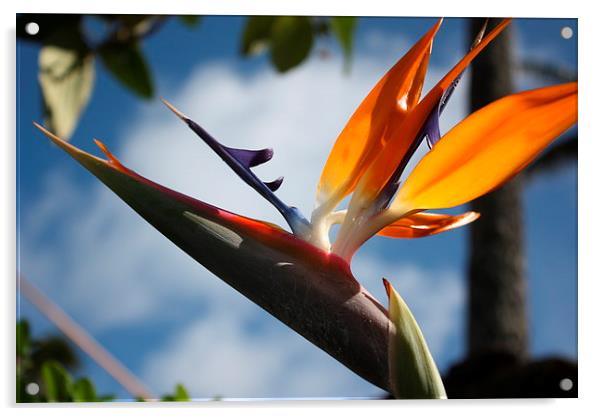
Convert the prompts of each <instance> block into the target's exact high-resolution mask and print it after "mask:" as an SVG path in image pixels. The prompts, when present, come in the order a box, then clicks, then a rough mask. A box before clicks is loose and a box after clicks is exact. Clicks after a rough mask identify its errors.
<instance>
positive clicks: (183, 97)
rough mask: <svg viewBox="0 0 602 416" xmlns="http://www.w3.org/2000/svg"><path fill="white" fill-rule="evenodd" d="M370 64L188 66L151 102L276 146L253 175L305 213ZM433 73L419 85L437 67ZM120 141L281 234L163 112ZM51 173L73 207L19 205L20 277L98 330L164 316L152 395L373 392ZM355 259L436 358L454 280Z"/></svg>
mask: <svg viewBox="0 0 602 416" xmlns="http://www.w3.org/2000/svg"><path fill="white" fill-rule="evenodd" d="M394 52H395V53H397V52H398V51H397V49H395V50H394ZM381 55H382V56H381V57H380V58H379V59H377V57H376V56H375V55H370V56H367V57H362V56H356V59H355V61H354V67H353V72H352V75H351V76H350V77H344V76H342V74H341V68H340V65H339V64H338V63H334V62H324V61H317V60H313V61H311V62H310V63H308V64H306V65H304V66H302V67H301V68H300V69H297V70H295V71H293V72H292V73H291V74H289V75H286V76H279V75H276V74H274V73H273V72H272V70H271V69H266V70H261V71H259V72H257V73H256V74H254V75H248V74H240V73H237V72H235V71H233V70H232V69H230V68H228V67H226V66H224V65H221V64H220V63H213V64H211V65H205V66H201V67H199V68H198V69H197V71H196V72H194V73H193V75H192V76H191V77H190V79H188V80H186V81H185V82H183V84H182V88H181V89H180V91H176V92H172V91H169V92H168V91H163V92H161V93H162V95H163V96H164V97H165V98H167V99H169V100H170V101H171V102H172V103H174V104H175V105H176V106H177V107H178V108H179V109H180V110H182V111H183V112H185V113H187V114H188V115H189V116H190V117H192V118H193V119H195V120H196V121H197V122H199V124H201V125H202V126H204V127H205V128H206V129H207V130H208V131H209V132H211V133H212V134H213V135H215V136H216V137H217V138H219V139H220V140H222V141H223V142H224V143H225V144H227V145H229V146H237V147H248V148H261V147H274V149H275V156H274V159H273V160H272V161H270V162H269V163H268V164H267V165H266V166H262V167H259V168H258V169H257V172H258V174H259V176H260V177H262V178H265V179H266V180H271V179H274V178H276V177H277V176H280V175H284V176H285V182H284V184H283V186H282V188H281V190H279V191H278V195H279V196H280V197H281V198H282V199H283V200H284V201H286V202H288V203H290V204H293V205H296V206H298V207H299V208H300V209H301V210H302V211H303V212H305V213H306V214H307V215H309V212H310V210H311V208H312V205H313V195H314V190H315V186H316V183H317V180H318V177H319V174H320V172H321V168H322V165H323V163H324V161H325V160H326V157H327V155H328V151H329V149H330V147H331V145H332V143H333V141H334V139H335V138H336V136H337V134H338V133H339V131H340V129H341V128H342V126H343V125H344V123H345V121H346V119H347V118H348V116H349V115H350V114H351V113H352V111H353V110H354V108H355V107H356V106H357V104H358V103H359V102H360V101H361V99H362V98H363V96H364V95H365V94H366V93H367V92H368V91H369V89H370V88H371V86H372V85H373V84H374V83H375V82H376V81H377V80H378V78H379V77H380V76H381V75H382V73H383V72H384V69H385V68H383V65H382V62H383V61H387V62H392V61H393V59H392V58H391V55H389V53H388V52H387V53H385V54H381ZM432 74H433V75H434V77H433V76H431V77H430V81H429V82H427V86H428V85H432V84H433V78H436V79H438V76H440V75H441V71H438V70H436V69H435V70H434V71H432ZM458 95H460V97H456V98H455V100H457V101H456V103H460V102H463V99H462V96H463V95H464V93H463V91H462V90H460V92H459V93H458ZM454 108H456V109H457V110H453V109H454ZM448 111H456V113H452V114H451V117H449V118H450V119H451V120H458V119H459V118H460V116H461V113H462V107H461V106H459V105H452V106H450V109H449V110H448ZM119 143H122V146H120V147H117V148H113V149H111V150H112V151H113V153H114V154H115V155H116V156H117V157H119V158H120V159H121V160H122V161H123V162H124V163H125V164H126V165H128V166H130V167H131V168H133V169H134V170H137V171H138V172H139V173H141V174H142V175H144V176H147V177H149V178H150V179H152V180H154V181H157V182H159V183H162V184H165V185H166V186H169V187H173V188H175V189H176V190H178V191H181V192H184V193H187V194H190V195H192V196H194V197H197V198H199V199H202V200H204V201H207V202H209V203H212V204H214V205H217V206H220V207H223V208H225V209H229V210H232V211H235V212H238V213H241V214H244V215H248V216H252V217H257V218H261V219H264V220H268V221H272V222H276V223H279V224H281V225H285V224H284V223H283V221H282V220H281V218H280V217H279V216H278V214H277V213H276V211H275V210H274V209H273V208H272V207H271V206H270V205H269V204H268V203H267V202H265V201H263V200H262V199H261V198H260V197H259V196H258V195H257V194H255V193H254V191H252V190H251V189H249V188H248V187H246V185H244V184H243V183H242V182H241V181H240V180H239V179H238V178H237V177H235V175H234V174H233V173H232V172H230V171H229V170H228V168H227V167H226V166H225V165H224V164H223V163H222V162H221V160H219V158H218V157H217V156H216V155H214V154H213V153H212V152H211V151H210V150H209V149H208V148H207V147H206V146H205V145H204V144H203V143H202V142H201V141H200V140H199V139H198V138H196V137H195V136H194V134H193V133H192V132H190V131H189V130H188V128H187V127H186V126H185V125H184V124H183V123H181V122H180V121H179V120H178V119H177V118H176V117H175V116H173V115H172V114H171V113H170V112H169V111H168V110H167V109H165V108H163V107H162V106H161V105H160V104H157V105H156V106H154V107H153V108H152V109H151V110H149V111H144V112H143V113H141V114H140V115H139V117H137V118H135V120H134V121H133V122H132V123H131V124H130V125H129V126H128V127H127V129H126V130H124V131H123V134H122V137H120V141H119ZM53 151H54V150H53ZM57 151H58V150H57ZM57 172H58V173H56V175H58V177H59V178H61V179H57V180H59V181H61V189H67V190H68V195H72V194H77V195H79V196H80V197H81V200H79V201H78V202H74V201H73V200H72V198H70V199H69V204H64V199H63V198H64V196H63V194H62V193H59V192H57V190H56V189H55V188H56V187H53V184H52V183H50V184H49V186H48V187H47V192H46V193H45V194H44V195H43V197H42V198H41V200H40V203H39V204H38V205H37V207H42V208H38V210H41V211H43V212H44V213H45V214H44V216H43V219H44V221H43V222H40V221H39V220H37V223H36V222H35V221H36V220H35V219H34V216H32V215H30V214H31V212H30V211H28V210H27V209H26V208H24V211H25V214H26V215H24V218H25V220H24V221H25V225H24V228H23V231H22V232H23V236H24V238H23V263H22V270H23V271H24V272H25V273H26V274H27V275H29V276H30V277H31V278H32V279H33V280H34V281H36V283H37V284H38V285H40V286H41V287H42V288H43V289H44V290H45V291H46V292H47V293H49V294H50V295H51V296H52V297H53V299H55V300H56V301H57V302H58V303H59V304H61V305H62V306H63V307H64V308H65V309H66V310H67V311H68V312H70V313H71V314H72V315H73V316H75V317H76V319H77V320H78V321H79V322H81V323H82V324H83V325H84V326H85V327H88V328H94V329H95V330H96V331H101V330H106V329H109V328H124V327H125V328H127V327H128V326H134V325H136V326H144V325H147V326H149V325H159V326H160V325H161V323H162V322H166V321H169V320H172V319H179V320H182V322H185V324H184V325H182V328H181V329H180V330H179V332H178V333H177V334H176V335H175V336H173V337H172V339H170V340H164V342H163V343H159V344H158V345H157V346H155V347H154V348H153V347H152V346H149V350H148V351H152V352H151V353H150V354H149V355H148V356H147V357H146V358H145V359H144V362H145V364H144V369H143V376H144V379H145V380H146V381H147V382H148V384H150V385H152V386H153V387H155V388H156V389H158V390H157V391H168V390H171V389H172V388H173V385H174V383H175V382H178V381H181V382H184V384H185V385H186V386H187V387H188V388H189V389H190V390H191V391H192V392H193V393H195V394H198V395H202V396H207V395H209V396H210V395H214V394H225V395H235V396H239V397H242V396H277V395H284V396H299V395H303V396H320V395H333V396H340V395H350V396H351V395H367V394H374V393H375V392H377V391H378V390H377V389H376V388H374V387H373V386H370V385H369V384H368V383H364V382H362V381H360V380H359V378H358V377H357V376H355V375H353V374H352V373H351V372H349V371H348V370H347V369H345V368H344V367H342V366H341V365H339V364H337V363H336V362H335V361H334V360H332V359H331V358H330V357H328V356H327V355H326V354H325V353H323V352H321V351H319V350H317V349H316V348H315V347H313V346H311V345H309V344H308V343H307V342H306V341H305V340H303V339H302V338H301V337H299V336H298V335H297V334H294V333H292V332H291V331H290V330H288V329H286V328H284V327H283V326H282V325H280V324H279V323H277V322H275V321H273V320H271V318H266V314H265V313H264V312H262V311H259V310H258V308H257V307H256V306H255V305H253V304H252V303H251V302H249V301H248V300H246V299H245V298H243V297H242V296H240V295H239V294H238V293H237V292H235V291H234V290H232V289H231V288H230V287H228V286H227V285H225V284H224V283H222V282H221V281H219V280H218V279H217V278H215V277H214V276H212V275H210V273H208V272H207V271H206V270H204V269H202V268H201V267H199V266H198V265H197V264H196V263H195V262H194V261H193V260H191V259H190V258H188V257H187V256H186V255H185V254H184V253H182V252H181V251H180V250H179V249H178V248H176V247H175V246H173V245H172V243H171V242H169V241H167V240H166V239H165V238H163V237H162V236H160V235H159V234H158V233H157V232H156V231H155V230H154V229H152V227H151V226H149V225H148V224H147V223H145V222H144V221H143V220H142V219H140V218H138V217H137V215H136V214H135V213H133V212H132V211H131V210H130V209H129V207H127V206H125V205H124V204H123V203H122V202H121V201H119V200H118V198H117V197H115V196H114V195H113V194H111V193H110V192H109V191H107V190H106V189H105V188H104V187H103V186H101V185H100V184H96V185H95V186H94V187H93V188H91V189H82V188H81V187H79V186H77V185H76V184H75V183H74V182H73V180H72V179H68V178H66V177H64V175H62V176H61V174H62V172H61V171H60V170H59V171H57ZM81 174H82V175H84V173H83V172H82V173H81ZM60 206H62V209H59V208H57V207H60ZM31 209H32V210H33V212H35V208H33V207H32V208H31ZM58 221H61V222H64V224H65V227H64V228H62V229H61V231H60V232H56V234H55V235H54V237H53V240H52V243H48V244H39V243H37V241H38V240H39V239H40V236H41V235H42V234H43V233H45V232H48V230H55V228H54V227H52V225H53V224H54V225H56V223H57V222H58ZM34 243H35V244H34ZM360 255H361V256H362V257H358V259H357V261H356V263H355V264H354V270H356V273H357V274H358V276H360V279H361V280H362V283H364V284H365V285H366V286H368V287H369V288H371V289H372V291H373V293H375V294H377V295H379V294H380V295H382V292H383V291H382V288H381V287H380V284H381V283H380V277H382V276H387V277H389V278H390V280H392V281H393V283H394V285H395V287H396V288H397V289H398V290H399V292H400V293H401V294H402V296H404V298H406V300H407V301H408V303H409V304H410V305H411V306H412V307H413V309H414V311H415V313H416V316H417V317H418V319H419V321H420V322H421V324H422V325H423V328H424V332H425V334H426V337H427V339H428V341H429V342H430V344H431V348H432V350H433V353H434V354H435V356H437V354H439V353H440V352H441V349H442V346H443V345H444V343H445V341H446V339H447V337H449V335H450V333H451V332H452V331H454V330H455V328H457V325H458V321H459V319H460V317H459V312H458V311H459V308H460V304H461V302H462V296H463V292H462V290H461V287H460V286H459V278H458V276H455V275H450V272H443V273H444V274H448V275H449V276H448V277H449V278H442V279H441V278H440V279H432V277H431V273H432V272H431V271H425V270H420V269H417V268H415V267H412V266H411V265H407V264H406V265H403V264H398V263H396V262H394V261H391V262H388V263H382V262H380V261H376V260H375V259H372V258H371V257H369V255H370V253H368V252H366V253H361V254H360ZM439 272H440V271H437V273H438V274H439ZM370 279H371V280H370ZM377 286H378V287H377ZM380 297H381V299H382V296H380ZM191 305H202V308H203V313H201V314H200V316H195V317H191V316H190V315H189V313H190V312H189V311H190V306H191ZM433 305H435V307H433ZM252 317H255V318H256V319H259V320H260V321H261V322H262V324H261V325H259V326H257V328H256V329H255V332H252V331H251V332H250V331H249V330H248V329H247V328H246V325H247V324H248V322H249V319H250V318H252ZM148 351H147V353H148Z"/></svg>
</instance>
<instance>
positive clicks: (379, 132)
mask: <svg viewBox="0 0 602 416" xmlns="http://www.w3.org/2000/svg"><path fill="white" fill-rule="evenodd" d="M440 25H441V20H439V21H438V22H437V23H436V24H435V25H434V26H433V27H432V28H431V29H430V31H429V32H428V33H426V34H425V35H424V36H423V37H422V39H420V41H418V42H417V43H416V44H415V45H414V46H413V47H412V49H410V51H408V53H406V54H405V55H404V56H403V57H402V58H401V59H400V60H399V61H398V62H397V63H396V64H395V65H394V66H393V67H392V68H391V69H390V70H389V71H388V72H387V73H386V74H385V76H384V77H383V78H381V80H380V81H379V82H378V83H377V84H376V85H375V86H374V88H373V89H372V91H370V93H369V94H368V95H367V96H366V98H364V100H363V101H362V103H361V104H360V105H359V107H358V108H357V110H356V111H355V113H353V115H352V116H351V118H350V119H349V121H348V122H347V125H346V126H345V128H344V129H343V131H342V132H341V134H340V135H339V137H338V139H337V141H336V143H335V145H334V147H333V149H332V151H331V153H330V156H329V157H328V160H327V162H326V165H325V166H324V170H323V171H322V176H321V178H320V182H319V184H318V191H317V202H318V204H319V205H320V204H322V203H324V202H325V201H327V200H331V199H332V200H334V201H333V203H334V204H336V203H337V202H339V200H340V199H342V198H343V197H345V195H347V194H348V193H349V192H351V191H352V190H353V188H354V186H355V184H356V183H357V181H358V180H359V178H360V176H361V175H362V173H363V172H364V170H365V169H366V167H367V166H368V164H369V163H370V162H371V161H372V160H373V159H374V158H375V157H376V155H377V154H378V152H379V151H380V150H381V149H382V146H383V144H384V141H385V140H386V138H384V137H383V136H384V135H385V134H386V131H387V125H388V124H390V122H391V121H392V120H391V118H392V117H393V118H397V119H399V118H402V117H403V116H404V115H405V114H406V113H407V111H408V110H410V109H412V108H413V107H414V106H415V105H416V103H417V102H418V100H419V98H420V93H421V91H422V85H423V82H424V76H425V74H426V69H427V66H428V61H429V57H430V52H431V48H432V42H433V38H434V36H435V34H436V33H437V30H438V29H439V26H440Z"/></svg>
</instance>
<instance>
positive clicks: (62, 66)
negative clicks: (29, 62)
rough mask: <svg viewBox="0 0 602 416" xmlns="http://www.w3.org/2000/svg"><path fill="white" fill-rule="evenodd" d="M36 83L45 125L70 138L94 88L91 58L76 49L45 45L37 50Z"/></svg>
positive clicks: (92, 59)
mask: <svg viewBox="0 0 602 416" xmlns="http://www.w3.org/2000/svg"><path fill="white" fill-rule="evenodd" d="M38 78H39V81H40V86H41V88H42V97H43V99H44V106H45V108H46V110H47V113H48V114H47V124H48V126H49V127H50V129H52V130H54V131H56V132H57V134H61V136H63V137H67V138H69V137H70V136H71V134H72V133H73V131H74V130H75V127H76V125H77V121H78V119H79V116H80V114H81V112H82V110H83V108H84V107H85V106H86V104H87V103H88V100H89V99H90V95H91V93H92V87H93V85H94V58H93V56H92V55H90V54H87V55H82V52H81V51H80V50H77V49H67V48H63V47H59V46H56V45H46V46H44V47H42V49H41V50H40V57H39V76H38Z"/></svg>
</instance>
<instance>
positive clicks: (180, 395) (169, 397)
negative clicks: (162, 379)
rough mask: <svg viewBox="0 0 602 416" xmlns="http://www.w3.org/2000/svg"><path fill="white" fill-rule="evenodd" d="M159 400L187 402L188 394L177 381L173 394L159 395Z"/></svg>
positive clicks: (188, 399)
mask: <svg viewBox="0 0 602 416" xmlns="http://www.w3.org/2000/svg"><path fill="white" fill-rule="evenodd" d="M161 400H162V401H164V402H187V401H190V396H189V395H188V391H186V389H185V388H184V386H183V385H181V384H180V383H178V384H176V389H175V392H174V394H166V395H164V396H163V397H161Z"/></svg>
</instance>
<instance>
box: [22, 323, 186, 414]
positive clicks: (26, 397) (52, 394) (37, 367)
mask: <svg viewBox="0 0 602 416" xmlns="http://www.w3.org/2000/svg"><path fill="white" fill-rule="evenodd" d="M16 338H17V374H16V375H17V388H16V390H17V403H32V402H35V403H45V402H107V401H112V400H115V396H114V395H101V396H99V395H98V394H97V393H96V387H95V386H94V384H93V383H92V381H91V380H90V379H89V378H88V377H81V378H77V379H75V380H74V379H73V377H72V376H71V374H70V373H69V371H68V370H67V368H75V367H76V366H77V364H78V361H77V359H76V357H75V353H74V352H73V350H72V349H71V346H70V345H69V344H68V343H67V342H66V341H65V339H64V338H61V337H58V336H54V335H53V336H48V337H45V338H41V339H32V338H31V332H30V327H29V323H28V322H27V321H26V320H21V321H19V322H17V332H16ZM30 385H31V386H33V387H36V386H37V390H38V391H34V392H31V391H28V386H30ZM31 393H34V394H31ZM161 400H164V401H188V400H190V397H189V395H188V392H187V391H186V389H185V388H184V386H182V385H181V384H177V385H176V387H175V390H174V393H173V394H168V395H165V396H163V397H162V398H161Z"/></svg>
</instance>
